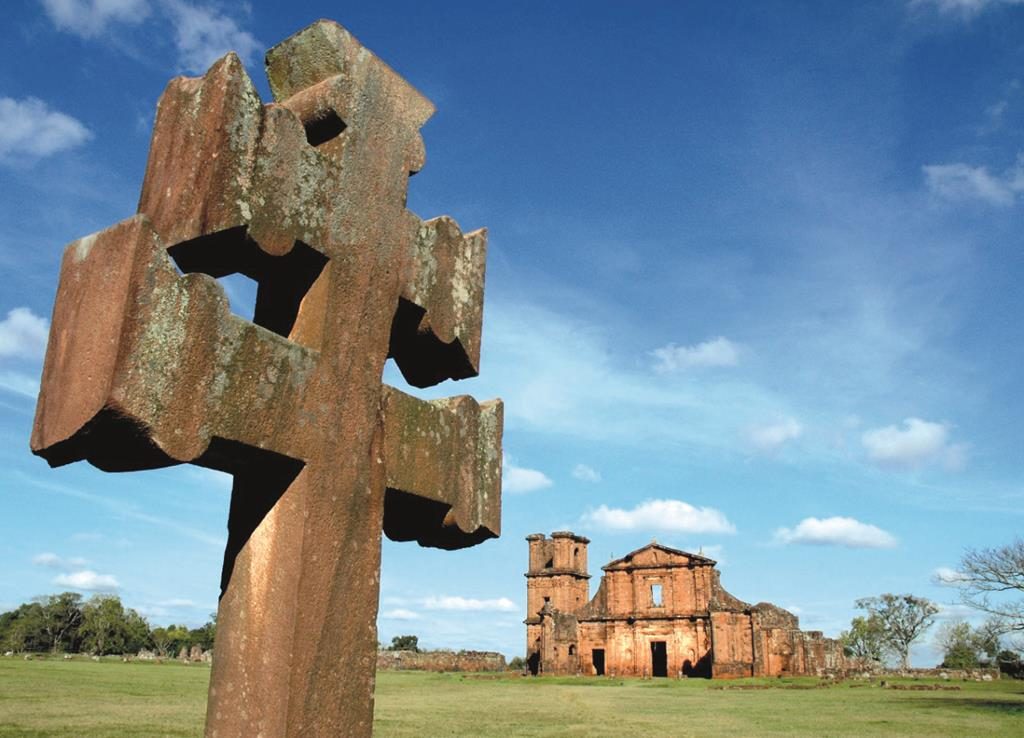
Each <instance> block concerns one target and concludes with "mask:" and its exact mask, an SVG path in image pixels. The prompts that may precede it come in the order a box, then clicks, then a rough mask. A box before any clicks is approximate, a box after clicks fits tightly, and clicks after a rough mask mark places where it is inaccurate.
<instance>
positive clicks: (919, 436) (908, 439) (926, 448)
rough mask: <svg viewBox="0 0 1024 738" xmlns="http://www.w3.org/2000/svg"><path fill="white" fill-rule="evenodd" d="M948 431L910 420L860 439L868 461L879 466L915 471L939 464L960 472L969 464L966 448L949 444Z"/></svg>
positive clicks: (873, 431)
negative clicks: (928, 464)
mask: <svg viewBox="0 0 1024 738" xmlns="http://www.w3.org/2000/svg"><path fill="white" fill-rule="evenodd" d="M948 440H949V428H948V426H947V425H946V424H944V423H931V422H929V421H927V420H921V419H920V418H907V419H906V420H904V421H903V426H902V427H900V426H897V425H887V426H885V427H884V428H874V429H871V430H868V431H865V432H864V434H863V435H862V436H861V443H863V445H864V448H865V450H867V453H868V458H869V459H871V461H873V462H875V463H876V464H878V465H879V466H882V467H886V468H893V469H915V468H918V467H920V466H923V465H924V464H926V463H928V462H931V461H939V462H941V463H942V464H943V466H944V467H945V468H946V469H947V470H949V471H959V470H960V469H963V467H964V466H965V465H966V463H967V446H966V445H965V444H962V443H955V444H950V443H948Z"/></svg>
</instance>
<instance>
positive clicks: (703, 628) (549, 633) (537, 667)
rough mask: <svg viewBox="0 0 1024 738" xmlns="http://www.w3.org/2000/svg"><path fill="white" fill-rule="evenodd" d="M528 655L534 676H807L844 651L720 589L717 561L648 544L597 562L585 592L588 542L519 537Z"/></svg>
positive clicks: (834, 665) (832, 666)
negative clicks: (597, 576)
mask: <svg viewBox="0 0 1024 738" xmlns="http://www.w3.org/2000/svg"><path fill="white" fill-rule="evenodd" d="M526 540H527V541H529V545H530V562H529V571H528V572H527V573H526V582H527V597H526V601H527V617H526V621H525V622H526V653H527V662H528V665H529V669H530V671H531V672H532V673H534V674H584V675H598V676H600V675H609V676H641V677H644V676H646V677H680V676H688V677H713V678H737V677H750V676H781V675H794V676H795V675H815V674H818V675H820V674H825V673H832V672H836V671H840V670H842V668H843V665H844V663H843V658H844V657H843V650H842V646H841V645H840V644H839V643H838V641H836V640H833V639H830V638H825V637H823V635H822V633H820V632H818V631H801V630H800V626H799V621H798V619H797V617H796V616H795V615H793V614H792V613H790V612H787V611H786V610H783V609H782V608H779V607H776V606H775V605H772V604H769V603H766V602H762V603H759V604H757V605H750V604H748V603H746V602H743V601H741V600H739V599H737V598H735V597H733V596H732V595H731V594H729V593H728V592H726V591H725V589H723V587H722V585H721V583H720V582H719V573H718V570H717V569H716V568H715V563H716V562H715V561H713V560H712V559H709V558H707V557H705V556H700V555H697V554H692V553H687V552H686V551H680V550H678V549H674V548H669V547H668V546H662V545H660V544H658V543H650V544H648V545H647V546H644V547H643V548H639V549H637V550H636V551H633V552H632V553H629V554H626V555H625V556H623V557H622V558H620V559H615V560H614V561H612V562H610V563H608V564H607V565H605V566H604V567H602V571H603V572H604V575H603V576H602V577H601V583H600V585H599V586H598V588H597V592H596V593H595V594H594V597H593V598H592V599H591V598H590V596H589V590H590V588H589V580H590V574H589V573H588V571H587V544H588V543H589V542H590V541H589V540H588V539H586V538H584V537H583V536H578V535H575V534H574V533H570V532H566V531H562V532H556V533H552V534H551V537H550V538H548V537H546V536H544V535H543V534H540V533H537V534H534V535H530V536H527V539H526Z"/></svg>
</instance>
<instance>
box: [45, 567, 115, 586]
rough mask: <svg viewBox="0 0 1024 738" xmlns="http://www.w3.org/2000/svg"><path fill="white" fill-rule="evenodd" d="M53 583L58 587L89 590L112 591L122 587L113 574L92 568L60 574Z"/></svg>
mask: <svg viewBox="0 0 1024 738" xmlns="http://www.w3.org/2000/svg"><path fill="white" fill-rule="evenodd" d="M53 583H54V584H56V585H57V586H58V587H71V588H72V589H82V590H85V591H87V592H112V591H113V590H116V589H120V588H121V585H120V584H119V583H118V581H117V579H116V578H115V577H114V576H113V575H112V574H97V573H96V572H94V571H92V570H90V569H83V570H82V571H76V572H72V573H70V574H60V575H58V576H57V577H56V578H55V579H54V580H53Z"/></svg>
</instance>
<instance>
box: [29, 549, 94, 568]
mask: <svg viewBox="0 0 1024 738" xmlns="http://www.w3.org/2000/svg"><path fill="white" fill-rule="evenodd" d="M32 563H33V564H35V565H36V566H45V567H47V568H50V569H76V568H81V567H83V566H85V565H86V564H87V563H89V562H87V561H86V560H85V559H83V558H82V557H80V556H72V557H71V558H69V559H65V558H63V557H61V556H58V555H57V554H55V553H50V552H47V553H41V554H36V555H35V556H33V557H32Z"/></svg>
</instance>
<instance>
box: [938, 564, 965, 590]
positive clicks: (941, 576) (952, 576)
mask: <svg viewBox="0 0 1024 738" xmlns="http://www.w3.org/2000/svg"><path fill="white" fill-rule="evenodd" d="M932 579H933V580H934V581H935V583H936V584H942V585H947V586H956V585H957V584H959V583H960V582H962V581H964V575H963V573H962V572H959V571H957V570H956V569H952V568H950V567H948V566H940V567H938V568H937V569H935V571H933V572H932Z"/></svg>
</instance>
